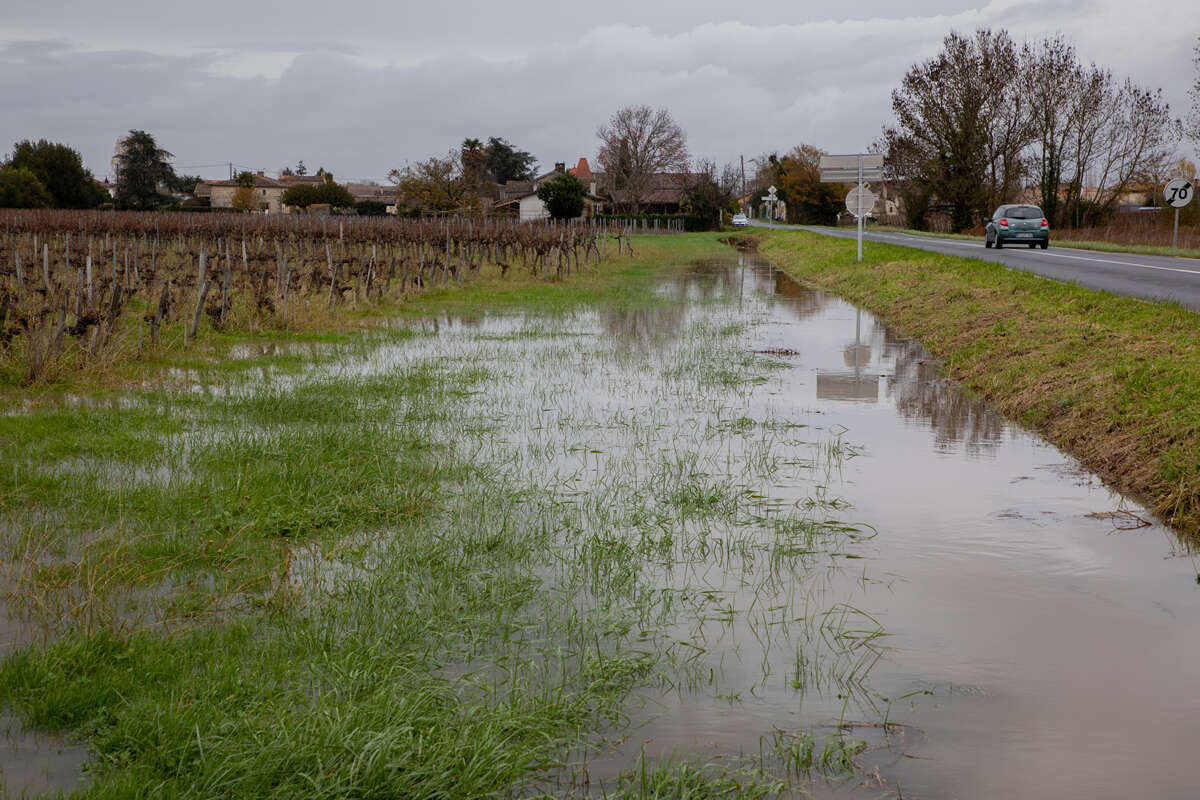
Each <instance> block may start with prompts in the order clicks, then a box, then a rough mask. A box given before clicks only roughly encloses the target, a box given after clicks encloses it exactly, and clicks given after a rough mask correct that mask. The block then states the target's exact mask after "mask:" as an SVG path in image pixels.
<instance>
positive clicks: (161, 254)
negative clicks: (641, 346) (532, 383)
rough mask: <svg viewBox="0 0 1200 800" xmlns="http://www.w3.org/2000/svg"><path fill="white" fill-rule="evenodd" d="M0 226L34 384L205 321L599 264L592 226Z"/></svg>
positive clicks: (29, 218) (39, 221)
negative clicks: (490, 270)
mask: <svg viewBox="0 0 1200 800" xmlns="http://www.w3.org/2000/svg"><path fill="white" fill-rule="evenodd" d="M0 225H2V226H3V229H4V235H3V237H2V238H0V368H2V369H3V371H4V372H5V373H6V381H7V382H19V383H21V384H25V385H28V384H31V383H35V382H38V381H40V380H46V379H52V378H53V377H55V376H54V374H53V373H54V370H53V369H51V367H52V366H53V365H57V366H58V368H59V370H60V371H63V370H70V369H79V368H82V367H84V366H85V365H89V364H94V363H98V362H103V361H105V360H107V359H111V358H113V357H114V356H115V354H116V352H117V351H119V350H123V349H129V347H130V343H131V342H134V341H135V342H136V345H134V349H135V353H140V352H141V350H142V348H143V346H147V345H152V344H154V343H156V342H157V341H158V340H159V338H160V337H161V336H162V335H163V333H164V331H166V330H167V329H168V328H171V327H172V326H174V329H175V330H176V332H181V333H182V337H183V340H184V343H185V344H186V343H187V342H188V341H190V340H194V339H195V338H196V336H197V335H198V334H200V333H201V332H202V330H203V329H204V328H203V327H202V323H205V322H207V325H206V326H205V327H207V329H212V330H223V329H226V328H227V327H232V328H236V329H242V330H262V329H264V328H267V327H289V326H290V325H291V324H292V323H293V321H294V319H295V318H296V316H297V310H298V309H299V310H302V311H303V312H304V313H311V312H312V311H313V309H314V308H317V309H319V308H321V307H324V308H327V309H334V308H336V307H339V306H344V305H350V306H353V307H358V305H359V304H360V303H364V304H365V303H376V304H378V303H381V302H386V301H396V300H400V299H403V298H404V297H405V296H408V295H410V294H411V293H413V292H418V291H420V290H421V289H422V288H424V287H426V286H428V285H431V284H445V283H447V282H448V281H449V280H451V279H454V280H461V279H463V278H464V277H466V276H468V275H471V274H473V273H476V272H478V271H479V269H480V268H481V266H482V265H483V264H484V263H489V264H497V265H499V266H500V268H501V271H502V272H504V271H507V270H508V269H509V268H511V267H512V266H514V265H517V264H520V265H521V266H522V267H524V268H526V269H528V270H530V272H531V273H532V274H534V275H543V276H545V275H562V274H566V273H569V272H571V271H572V269H578V268H580V266H582V265H583V264H584V263H586V262H587V260H588V259H595V260H598V259H599V258H600V256H601V252H600V247H601V243H600V242H599V240H598V237H597V235H596V233H595V232H594V231H593V230H589V229H586V228H557V227H553V226H548V225H530V224H525V225H516V224H511V223H506V222H493V221H486V222H480V221H470V220H458V221H449V220H443V221H436V222H433V221H423V220H406V221H397V220H394V219H362V218H346V219H328V218H317V217H269V216H259V215H212V214H200V215H188V214H163V213H153V212H147V213H112V212H74V211H46V210H35V211H20V212H17V211H8V212H0ZM119 331H123V332H124V334H125V335H124V336H123V337H118V336H117V333H118V332H119ZM131 331H136V333H131ZM118 338H120V339H121V341H122V344H119V345H118V344H114V343H115V342H116V341H117V339H118Z"/></svg>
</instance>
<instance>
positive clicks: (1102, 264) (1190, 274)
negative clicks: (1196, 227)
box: [752, 220, 1200, 311]
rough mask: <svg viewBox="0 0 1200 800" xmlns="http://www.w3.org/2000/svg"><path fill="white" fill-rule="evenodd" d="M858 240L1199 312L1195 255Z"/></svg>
mask: <svg viewBox="0 0 1200 800" xmlns="http://www.w3.org/2000/svg"><path fill="white" fill-rule="evenodd" d="M752 224H755V225H761V226H763V227H766V225H765V223H761V222H758V221H757V220H756V221H754V222H752ZM770 227H774V228H793V229H799V230H807V231H812V232H813V233H820V234H823V235H825V236H836V237H838V238H842V239H853V238H854V237H855V236H856V234H857V232H856V230H855V229H854V228H815V227H810V226H807V225H772V226H770ZM863 242H864V244H863V252H864V253H865V252H866V249H867V248H868V247H869V246H870V245H869V244H867V242H886V243H888V244H898V245H903V246H904V247H913V248H916V249H918V250H930V251H933V252H935V253H945V254H947V255H954V256H968V257H970V258H979V259H983V260H984V261H995V262H997V263H1000V264H1004V265H1005V266H1006V267H1009V268H1011V269H1019V270H1024V271H1025V272H1032V273H1034V274H1037V275H1042V276H1044V277H1047V278H1053V279H1055V280H1060V281H1068V282H1070V283H1077V284H1079V285H1081V286H1087V287H1088V288H1091V289H1099V290H1101V291H1104V292H1110V293H1111V294H1118V295H1124V296H1126V297H1140V298H1142V299H1144V300H1174V301H1176V302H1178V303H1180V304H1182V305H1184V306H1186V307H1188V308H1191V309H1195V310H1197V311H1200V259H1194V258H1172V257H1169V256H1143V255H1132V254H1129V253H1107V252H1101V251H1097V250H1077V249H1076V248H1074V247H1071V248H1066V247H1055V246H1054V236H1053V234H1051V237H1050V249H1049V250H1042V249H1040V248H1038V249H1034V250H1030V249H1029V248H1028V247H1021V246H1014V245H1006V246H1005V247H1004V249H1003V250H995V249H991V250H989V249H987V248H985V247H984V246H983V237H982V236H981V237H980V238H979V239H977V240H967V239H937V238H933V237H929V236H913V235H911V234H906V233H864V234H863Z"/></svg>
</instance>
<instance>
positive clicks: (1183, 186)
mask: <svg viewBox="0 0 1200 800" xmlns="http://www.w3.org/2000/svg"><path fill="white" fill-rule="evenodd" d="M1195 193H1196V186H1195V184H1193V183H1192V182H1191V181H1189V180H1187V179H1186V178H1176V179H1175V180H1173V181H1171V182H1170V183H1168V184H1167V185H1166V186H1164V187H1163V199H1164V200H1166V201H1167V205H1169V206H1170V207H1171V208H1183V207H1184V206H1186V205H1187V204H1188V203H1190V202H1192V195H1194V194H1195Z"/></svg>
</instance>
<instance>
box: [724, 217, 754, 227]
mask: <svg viewBox="0 0 1200 800" xmlns="http://www.w3.org/2000/svg"><path fill="white" fill-rule="evenodd" d="M729 222H730V224H732V225H733V227H735V228H744V227H746V226H747V225H749V224H750V220H748V219H746V215H745V214H734V215H733V219H731V220H730V221H729Z"/></svg>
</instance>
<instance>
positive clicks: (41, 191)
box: [0, 166, 54, 208]
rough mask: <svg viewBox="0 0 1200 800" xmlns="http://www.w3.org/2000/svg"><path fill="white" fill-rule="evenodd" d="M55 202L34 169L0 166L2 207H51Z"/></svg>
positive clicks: (0, 206)
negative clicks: (34, 172)
mask: <svg viewBox="0 0 1200 800" xmlns="http://www.w3.org/2000/svg"><path fill="white" fill-rule="evenodd" d="M53 202H54V198H53V197H52V196H51V195H50V192H48V191H46V187H45V186H42V182H41V181H39V180H38V177H37V175H34V174H33V170H31V169H26V168H25V167H13V166H3V167H0V208H49V207H50V205H51V204H52V203H53Z"/></svg>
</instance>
